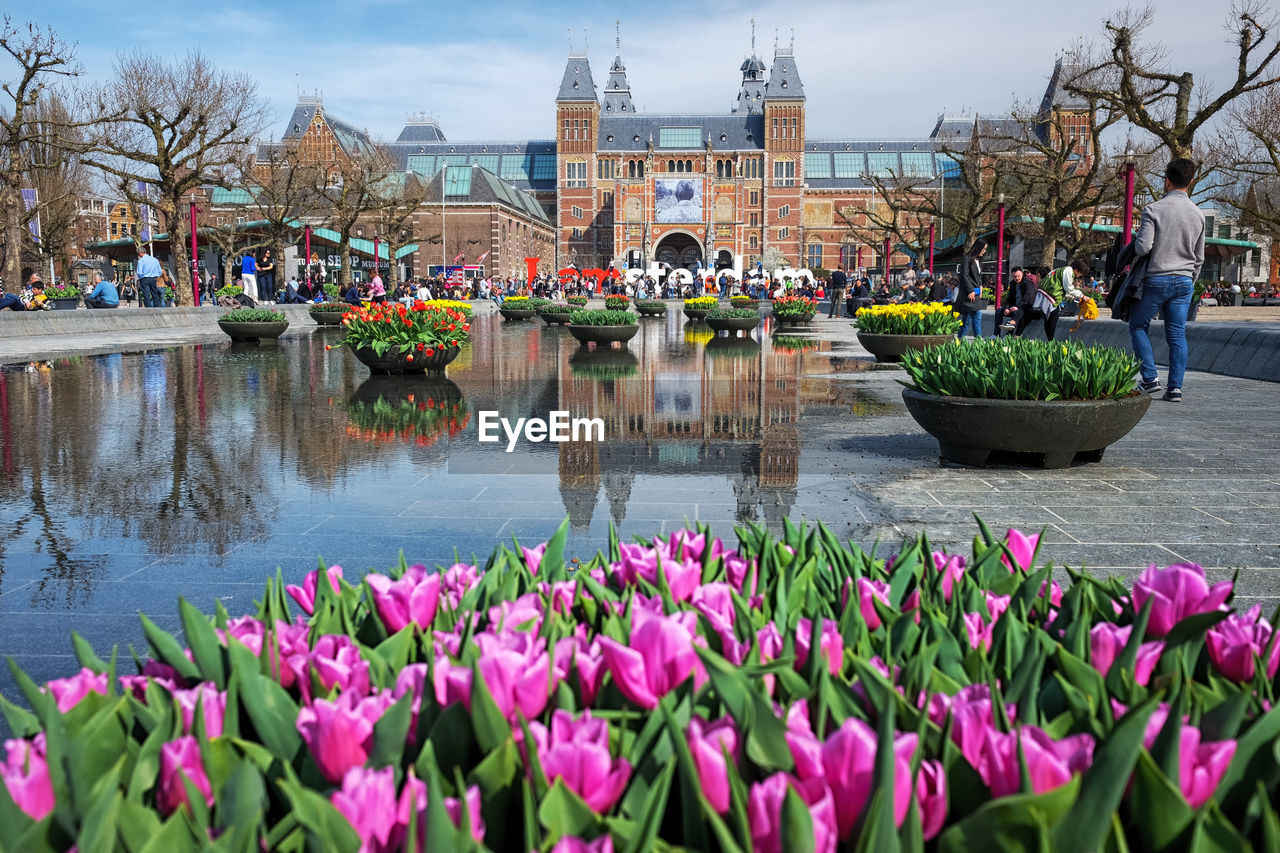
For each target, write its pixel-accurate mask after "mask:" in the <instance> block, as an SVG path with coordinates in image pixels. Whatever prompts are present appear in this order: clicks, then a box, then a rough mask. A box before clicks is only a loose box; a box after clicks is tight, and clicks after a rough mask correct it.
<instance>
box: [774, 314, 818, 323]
mask: <svg viewBox="0 0 1280 853" xmlns="http://www.w3.org/2000/svg"><path fill="white" fill-rule="evenodd" d="M815 313H816V312H814V311H810V312H809V313H807V314H792V315H790V316H789V317H779V316H778V315H777V314H774V315H773V319H774V320H775V321H777V323H778V325H779V326H791V327H799V326H807V325H809V323H810V322H811V321H812V320H813V317H814V314H815Z"/></svg>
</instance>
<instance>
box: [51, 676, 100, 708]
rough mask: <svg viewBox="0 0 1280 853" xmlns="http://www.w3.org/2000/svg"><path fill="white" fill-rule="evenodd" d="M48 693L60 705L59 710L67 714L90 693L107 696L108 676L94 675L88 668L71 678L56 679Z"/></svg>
mask: <svg viewBox="0 0 1280 853" xmlns="http://www.w3.org/2000/svg"><path fill="white" fill-rule="evenodd" d="M48 691H49V692H50V693H52V694H53V698H54V700H55V701H56V702H57V703H58V710H59V711H61V712H62V713H64V714H65V713H67V712H68V711H70V710H71V709H72V708H74V707H75V706H76V705H78V704H79V703H80V700H81V699H83V698H84V697H86V696H88V695H89V694H90V693H100V694H102V695H103V696H106V695H107V674H106V673H105V672H104V673H102V674H101V675H98V674H96V673H94V671H93V670H91V669H89V668H88V667H84V668H82V669H81V670H80V671H79V672H78V673H76V674H75V675H73V676H71V677H70V678H55V679H54V680H53V681H50V682H49V684H48Z"/></svg>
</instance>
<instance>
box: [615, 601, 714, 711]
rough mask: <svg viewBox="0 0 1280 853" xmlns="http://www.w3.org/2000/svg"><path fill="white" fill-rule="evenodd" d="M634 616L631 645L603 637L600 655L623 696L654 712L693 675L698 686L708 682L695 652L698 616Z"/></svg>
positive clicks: (684, 614) (645, 614)
mask: <svg viewBox="0 0 1280 853" xmlns="http://www.w3.org/2000/svg"><path fill="white" fill-rule="evenodd" d="M634 613H635V615H634V625H633V627H632V629H631V642H630V644H629V645H627V646H624V645H623V644H622V643H619V642H618V641H617V640H614V639H612V638H610V637H601V638H600V653H601V654H602V655H603V656H604V664H605V666H606V667H607V668H608V670H609V674H610V675H612V676H613V681H614V683H615V684H617V685H618V690H619V691H621V693H622V695H623V696H625V697H627V698H628V699H630V700H631V701H632V702H634V703H635V704H637V705H639V706H640V707H642V708H648V709H650V710H653V709H654V708H657V707H658V701H659V700H660V699H661V698H662V697H663V696H665V695H667V693H669V692H671V690H673V689H674V688H675V687H676V686H677V685H679V684H681V683H683V682H684V681H685V680H686V679H688V678H689V677H690V676H693V678H694V686H695V687H697V686H698V685H699V684H701V682H702V681H705V680H706V671H705V670H704V669H703V667H702V663H701V661H699V660H698V653H697V652H695V651H694V649H693V644H694V636H695V632H696V630H697V624H698V623H697V614H695V613H693V612H691V611H684V612H682V613H679V614H676V615H673V616H660V615H650V614H647V613H645V612H644V611H640V610H638V611H634Z"/></svg>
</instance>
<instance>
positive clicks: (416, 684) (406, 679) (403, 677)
mask: <svg viewBox="0 0 1280 853" xmlns="http://www.w3.org/2000/svg"><path fill="white" fill-rule="evenodd" d="M427 677H428V674H427V665H426V664H425V663H411V664H409V665H407V666H406V667H404V668H403V669H401V670H400V672H399V673H397V674H396V686H395V689H394V690H393V691H392V694H391V695H392V698H393V699H394V700H395V701H397V702H398V701H400V699H402V698H403V697H404V694H406V693H411V694H413V698H412V699H411V700H409V701H410V703H411V705H410V707H411V709H412V712H411V713H412V716H411V722H410V724H409V740H410V741H412V740H413V737H414V734H415V733H416V732H417V731H418V714H419V713H420V712H421V710H422V697H423V696H424V695H425V694H426V690H427Z"/></svg>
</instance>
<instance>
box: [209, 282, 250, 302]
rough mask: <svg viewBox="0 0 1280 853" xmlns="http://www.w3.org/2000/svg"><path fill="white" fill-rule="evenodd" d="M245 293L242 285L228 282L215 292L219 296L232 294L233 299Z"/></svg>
mask: <svg viewBox="0 0 1280 853" xmlns="http://www.w3.org/2000/svg"><path fill="white" fill-rule="evenodd" d="M243 293H244V288H243V287H241V286H240V285H238V284H228V285H227V286H226V287H219V288H218V289H217V290H215V291H214V292H213V295H214V296H217V297H222V296H230V297H231V298H232V299H235V298H236V297H237V296H240V295H242V294H243Z"/></svg>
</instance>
